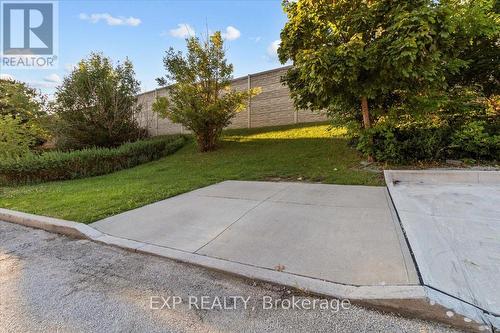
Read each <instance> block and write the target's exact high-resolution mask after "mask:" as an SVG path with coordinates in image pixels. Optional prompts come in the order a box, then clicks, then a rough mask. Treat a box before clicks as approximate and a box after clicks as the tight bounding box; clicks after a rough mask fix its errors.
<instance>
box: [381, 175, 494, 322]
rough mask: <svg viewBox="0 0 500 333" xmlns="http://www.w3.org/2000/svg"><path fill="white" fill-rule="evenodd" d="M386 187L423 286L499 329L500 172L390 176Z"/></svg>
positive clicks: (387, 177) (387, 176) (387, 178)
mask: <svg viewBox="0 0 500 333" xmlns="http://www.w3.org/2000/svg"><path fill="white" fill-rule="evenodd" d="M386 182H387V186H388V188H389V191H390V193H391V195H392V198H393V199H394V204H395V206H396V209H397V212H398V214H399V217H400V219H401V223H402V225H403V227H404V230H405V232H406V235H407V237H408V240H409V243H410V246H411V249H412V251H413V253H414V255H415V259H416V261H417V265H418V268H419V271H420V273H421V276H422V280H423V283H424V284H425V285H427V286H429V287H432V288H433V289H435V290H437V291H440V292H442V293H444V294H447V295H450V296H451V297H452V298H455V299H456V300H460V301H463V302H466V303H468V304H472V305H474V306H475V307H476V311H477V312H479V316H486V317H487V320H488V321H490V322H491V323H492V325H494V326H495V327H497V328H500V172H498V171H458V170H453V171H386ZM449 306H450V307H456V306H459V305H458V304H457V305H453V304H449ZM469 315H470V316H471V317H473V316H474V315H473V314H469Z"/></svg>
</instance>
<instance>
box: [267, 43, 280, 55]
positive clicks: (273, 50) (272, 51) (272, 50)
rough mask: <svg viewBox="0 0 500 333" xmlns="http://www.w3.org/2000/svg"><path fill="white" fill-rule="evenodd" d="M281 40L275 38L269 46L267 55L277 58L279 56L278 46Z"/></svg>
mask: <svg viewBox="0 0 500 333" xmlns="http://www.w3.org/2000/svg"><path fill="white" fill-rule="evenodd" d="M280 44H281V40H280V39H278V40H275V41H274V42H272V43H271V44H269V46H268V47H267V55H268V56H270V57H271V58H277V57H278V48H279V47H280Z"/></svg>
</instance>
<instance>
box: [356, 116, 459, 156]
mask: <svg viewBox="0 0 500 333" xmlns="http://www.w3.org/2000/svg"><path fill="white" fill-rule="evenodd" d="M449 131H450V129H449V127H448V126H447V125H446V124H427V123H422V122H410V123H406V124H402V125H401V124H397V123H393V122H382V123H378V124H376V125H375V126H374V127H372V128H370V129H368V130H365V131H363V132H361V135H360V137H359V142H358V149H359V150H361V151H362V152H363V153H365V154H367V155H371V156H373V157H374V158H375V159H376V160H378V161H390V162H395V163H405V162H412V161H422V160H435V159H439V158H442V157H444V156H445V154H446V149H445V148H446V146H447V137H448V135H449Z"/></svg>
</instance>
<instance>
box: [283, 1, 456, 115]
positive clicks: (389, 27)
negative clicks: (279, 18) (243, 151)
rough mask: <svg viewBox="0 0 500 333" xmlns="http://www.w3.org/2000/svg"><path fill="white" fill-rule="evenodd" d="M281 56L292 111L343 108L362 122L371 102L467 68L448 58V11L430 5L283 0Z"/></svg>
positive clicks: (440, 81)
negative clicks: (363, 107) (363, 108)
mask: <svg viewBox="0 0 500 333" xmlns="http://www.w3.org/2000/svg"><path fill="white" fill-rule="evenodd" d="M284 8H285V11H286V13H287V15H288V22H287V23H286V25H285V27H284V29H283V30H282V32H281V45H280V48H279V50H278V53H279V57H280V60H281V61H282V62H283V63H284V62H286V61H288V60H291V61H293V64H294V67H292V68H291V69H290V70H289V71H288V73H287V75H286V77H285V78H284V79H285V81H286V83H287V84H288V86H289V87H290V89H291V92H292V97H293V99H294V102H295V104H296V106H297V107H299V108H313V109H318V110H320V109H329V108H331V107H332V105H336V104H339V103H341V104H343V105H348V106H349V110H351V112H353V113H355V115H356V116H357V117H358V119H359V114H360V112H359V111H360V106H359V100H360V98H361V97H363V96H365V97H367V98H368V99H369V100H370V101H371V102H373V100H376V99H380V98H382V97H384V96H385V95H387V94H391V93H394V92H396V91H400V90H404V91H406V90H411V91H416V90H422V89H430V88H433V89H436V88H437V89H439V88H442V87H444V86H445V85H446V82H445V78H446V74H447V73H449V72H456V71H457V70H459V69H460V68H461V67H463V66H465V62H464V61H461V60H460V59H457V58H455V57H453V55H452V54H450V52H449V50H450V49H452V46H453V41H454V40H453V36H452V32H453V31H452V28H453V27H452V26H450V25H448V24H447V21H446V20H447V9H446V8H443V7H441V6H438V5H436V4H434V2H432V1H431V0H418V1H400V2H398V3H397V5H395V4H394V1H392V0H373V1H366V0H354V1H352V0H339V1H331V0H300V1H297V2H295V1H285V2H284Z"/></svg>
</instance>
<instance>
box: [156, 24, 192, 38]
mask: <svg viewBox="0 0 500 333" xmlns="http://www.w3.org/2000/svg"><path fill="white" fill-rule="evenodd" d="M169 34H170V36H172V37H176V38H188V37H194V36H195V35H196V32H195V31H194V29H193V27H191V26H190V25H189V24H187V23H180V24H177V28H175V29H170V30H169ZM162 35H165V33H162Z"/></svg>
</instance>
